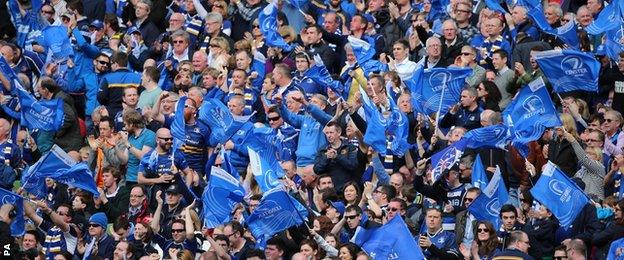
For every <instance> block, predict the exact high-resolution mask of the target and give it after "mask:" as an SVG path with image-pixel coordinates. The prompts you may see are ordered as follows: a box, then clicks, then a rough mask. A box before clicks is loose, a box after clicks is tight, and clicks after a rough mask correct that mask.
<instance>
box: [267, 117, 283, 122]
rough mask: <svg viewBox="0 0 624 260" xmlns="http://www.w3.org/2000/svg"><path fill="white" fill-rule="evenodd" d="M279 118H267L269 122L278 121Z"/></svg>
mask: <svg viewBox="0 0 624 260" xmlns="http://www.w3.org/2000/svg"><path fill="white" fill-rule="evenodd" d="M280 118H281V117H279V116H278V117H269V121H277V120H280Z"/></svg>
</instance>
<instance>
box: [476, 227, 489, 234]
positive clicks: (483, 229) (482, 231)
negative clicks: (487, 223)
mask: <svg viewBox="0 0 624 260" xmlns="http://www.w3.org/2000/svg"><path fill="white" fill-rule="evenodd" d="M477 232H479V233H487V232H490V230H489V229H487V228H477Z"/></svg>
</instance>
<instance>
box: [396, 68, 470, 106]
mask: <svg viewBox="0 0 624 260" xmlns="http://www.w3.org/2000/svg"><path fill="white" fill-rule="evenodd" d="M470 75H472V69H464V68H433V69H426V70H425V69H424V67H422V66H421V67H419V68H417V69H416V71H414V75H413V76H412V78H411V79H409V80H406V81H405V84H406V85H407V87H408V88H409V89H410V91H411V92H412V93H413V95H412V97H413V102H412V103H413V104H414V108H416V109H417V110H418V111H419V112H420V113H423V114H426V115H431V114H432V113H436V112H438V110H439V112H440V115H443V114H445V113H446V111H448V109H449V107H451V106H452V105H454V104H456V103H457V102H458V101H459V97H460V96H461V90H462V88H463V87H464V85H465V81H466V77H468V76H470Z"/></svg>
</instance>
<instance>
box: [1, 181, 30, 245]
mask: <svg viewBox="0 0 624 260" xmlns="http://www.w3.org/2000/svg"><path fill="white" fill-rule="evenodd" d="M0 198H2V205H4V204H12V205H13V207H14V210H15V218H14V219H13V221H11V236H14V237H19V236H23V235H24V233H25V232H26V228H25V226H24V225H25V223H26V222H25V221H24V198H22V196H20V195H17V194H15V193H13V192H11V191H8V190H5V189H2V188H0Z"/></svg>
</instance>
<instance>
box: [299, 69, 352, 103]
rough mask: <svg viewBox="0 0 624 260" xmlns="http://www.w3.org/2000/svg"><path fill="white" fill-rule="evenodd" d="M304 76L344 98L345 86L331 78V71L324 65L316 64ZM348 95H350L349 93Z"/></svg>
mask: <svg viewBox="0 0 624 260" xmlns="http://www.w3.org/2000/svg"><path fill="white" fill-rule="evenodd" d="M304 75H305V76H307V77H308V78H310V79H311V80H313V81H314V82H316V83H317V84H319V85H321V86H323V87H329V88H330V89H331V90H332V91H334V92H335V93H336V94H337V95H339V96H344V94H345V93H343V92H344V86H343V85H342V83H340V81H338V80H334V79H333V78H332V77H331V74H329V71H328V70H327V67H326V66H325V65H324V64H319V63H318V62H317V63H315V64H314V66H312V67H310V68H309V69H308V70H306V71H305V74H304ZM346 94H347V95H348V94H349V93H346Z"/></svg>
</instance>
